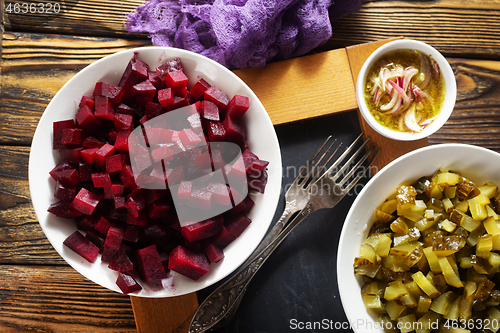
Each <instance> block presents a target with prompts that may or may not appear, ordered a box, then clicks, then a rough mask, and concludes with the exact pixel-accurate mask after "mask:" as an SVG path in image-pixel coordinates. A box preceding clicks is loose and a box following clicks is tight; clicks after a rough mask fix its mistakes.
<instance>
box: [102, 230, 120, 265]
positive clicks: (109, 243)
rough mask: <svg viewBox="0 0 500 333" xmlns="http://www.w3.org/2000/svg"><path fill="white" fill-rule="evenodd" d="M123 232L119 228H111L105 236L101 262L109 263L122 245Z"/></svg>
mask: <svg viewBox="0 0 500 333" xmlns="http://www.w3.org/2000/svg"><path fill="white" fill-rule="evenodd" d="M123 234H124V230H123V229H121V228H115V227H111V228H109V230H108V233H107V234H106V239H105V240H104V247H103V250H102V261H105V262H109V261H111V260H112V259H113V257H114V256H115V254H117V253H118V250H119V249H120V245H121V244H122V240H123Z"/></svg>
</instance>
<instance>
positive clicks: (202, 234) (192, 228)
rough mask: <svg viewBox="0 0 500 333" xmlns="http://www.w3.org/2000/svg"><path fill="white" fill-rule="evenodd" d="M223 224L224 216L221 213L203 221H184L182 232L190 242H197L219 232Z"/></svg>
mask: <svg viewBox="0 0 500 333" xmlns="http://www.w3.org/2000/svg"><path fill="white" fill-rule="evenodd" d="M223 224H224V218H223V217H222V216H220V215H219V216H216V217H212V218H210V219H208V220H205V221H201V222H196V223H184V224H183V225H182V227H181V233H182V236H183V237H184V238H185V239H186V240H187V241H188V242H195V241H198V240H200V239H205V238H209V237H212V236H215V235H217V234H219V233H220V232H221V230H222V225H223Z"/></svg>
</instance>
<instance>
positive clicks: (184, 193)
mask: <svg viewBox="0 0 500 333" xmlns="http://www.w3.org/2000/svg"><path fill="white" fill-rule="evenodd" d="M192 188H193V182H192V181H190V180H183V181H181V182H180V183H179V188H178V189H177V199H179V200H189V199H191V191H192Z"/></svg>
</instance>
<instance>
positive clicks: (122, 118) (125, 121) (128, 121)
mask: <svg viewBox="0 0 500 333" xmlns="http://www.w3.org/2000/svg"><path fill="white" fill-rule="evenodd" d="M114 117H115V119H114V124H115V130H117V131H118V132H119V131H127V130H133V129H134V123H133V121H134V117H133V116H132V115H130V114H123V113H115V116H114Z"/></svg>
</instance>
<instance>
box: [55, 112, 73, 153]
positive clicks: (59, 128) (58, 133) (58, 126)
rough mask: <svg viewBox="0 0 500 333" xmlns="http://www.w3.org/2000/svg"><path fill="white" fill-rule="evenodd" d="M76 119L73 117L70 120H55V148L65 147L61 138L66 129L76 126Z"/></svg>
mask: <svg viewBox="0 0 500 333" xmlns="http://www.w3.org/2000/svg"><path fill="white" fill-rule="evenodd" d="M75 127H76V125H75V121H74V120H73V119H69V120H61V121H55V122H54V123H53V124H52V128H53V130H52V138H53V140H52V148H53V149H61V148H63V147H64V145H63V144H62V143H61V139H62V136H63V131H64V130H65V129H69V128H75Z"/></svg>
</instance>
